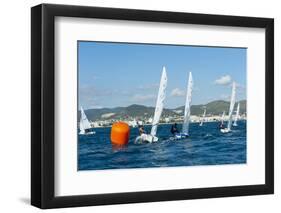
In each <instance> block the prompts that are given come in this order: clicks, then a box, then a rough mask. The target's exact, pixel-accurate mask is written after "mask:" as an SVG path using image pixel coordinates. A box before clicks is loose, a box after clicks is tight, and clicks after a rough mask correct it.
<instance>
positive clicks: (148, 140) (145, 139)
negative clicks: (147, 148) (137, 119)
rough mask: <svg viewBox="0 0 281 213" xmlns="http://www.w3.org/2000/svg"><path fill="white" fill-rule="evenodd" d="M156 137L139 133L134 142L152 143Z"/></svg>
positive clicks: (156, 139) (155, 140)
mask: <svg viewBox="0 0 281 213" xmlns="http://www.w3.org/2000/svg"><path fill="white" fill-rule="evenodd" d="M157 141H158V138H157V137H156V136H153V135H148V134H141V135H140V136H138V137H137V138H136V140H135V143H153V142H157Z"/></svg>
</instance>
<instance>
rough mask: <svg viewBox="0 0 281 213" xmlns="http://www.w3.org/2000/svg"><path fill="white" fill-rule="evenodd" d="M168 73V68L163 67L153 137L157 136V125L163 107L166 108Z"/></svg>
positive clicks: (153, 124) (153, 123)
mask: <svg viewBox="0 0 281 213" xmlns="http://www.w3.org/2000/svg"><path fill="white" fill-rule="evenodd" d="M167 81H168V79H167V73H166V68H165V67H163V71H162V76H161V80H160V86H159V91H158V97H157V102H156V107H155V112H154V118H153V121H152V128H151V132H150V134H151V135H152V136H155V135H156V132H157V125H158V123H159V120H160V117H161V114H162V111H163V107H164V100H165V98H166V87H167Z"/></svg>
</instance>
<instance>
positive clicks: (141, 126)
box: [138, 125, 145, 135]
mask: <svg viewBox="0 0 281 213" xmlns="http://www.w3.org/2000/svg"><path fill="white" fill-rule="evenodd" d="M138 127H139V134H140V135H141V134H145V130H144V128H143V125H139V126H138Z"/></svg>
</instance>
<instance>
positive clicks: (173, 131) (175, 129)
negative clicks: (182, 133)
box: [171, 123, 179, 136]
mask: <svg viewBox="0 0 281 213" xmlns="http://www.w3.org/2000/svg"><path fill="white" fill-rule="evenodd" d="M171 133H172V134H173V135H174V136H175V134H176V133H179V130H178V125H177V123H174V124H173V125H172V127H171Z"/></svg>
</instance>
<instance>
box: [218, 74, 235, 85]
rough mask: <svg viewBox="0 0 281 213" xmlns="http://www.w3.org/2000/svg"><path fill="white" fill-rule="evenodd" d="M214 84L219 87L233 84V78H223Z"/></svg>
mask: <svg viewBox="0 0 281 213" xmlns="http://www.w3.org/2000/svg"><path fill="white" fill-rule="evenodd" d="M214 83H215V84H218V85H228V84H230V83H231V76H230V75H224V76H221V77H220V78H218V79H216V80H215V82H214Z"/></svg>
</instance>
